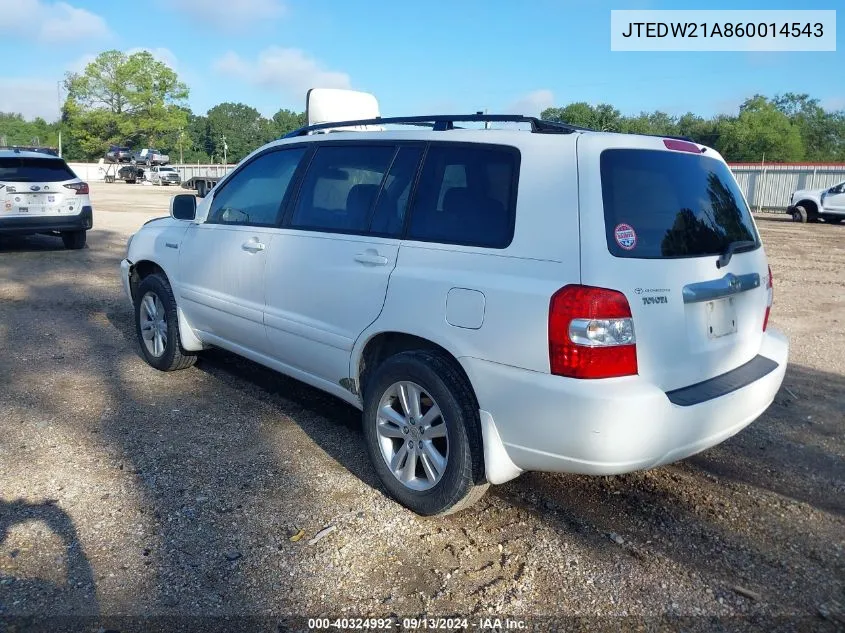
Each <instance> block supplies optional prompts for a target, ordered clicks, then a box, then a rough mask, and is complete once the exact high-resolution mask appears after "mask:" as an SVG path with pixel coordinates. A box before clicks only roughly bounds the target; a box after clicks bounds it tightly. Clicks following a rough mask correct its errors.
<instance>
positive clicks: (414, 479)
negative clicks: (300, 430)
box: [363, 350, 489, 516]
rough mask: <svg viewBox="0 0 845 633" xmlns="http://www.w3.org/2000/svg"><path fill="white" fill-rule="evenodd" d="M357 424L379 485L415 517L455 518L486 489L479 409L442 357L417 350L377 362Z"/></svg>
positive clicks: (465, 384)
mask: <svg viewBox="0 0 845 633" xmlns="http://www.w3.org/2000/svg"><path fill="white" fill-rule="evenodd" d="M408 409H410V412H408ZM435 409H436V411H435ZM432 411H434V414H433V417H431V416H430V415H427V414H428V413H429V412H432ZM363 424H364V438H365V441H366V444H367V450H368V452H369V454H370V459H371V460H372V462H373V466H374V467H375V470H376V473H377V474H378V476H379V479H381V482H382V484H383V485H384V487H385V488H386V489H387V490H388V492H389V493H390V495H391V496H392V497H393V498H394V499H396V500H397V501H399V503H401V504H402V505H404V506H405V507H406V508H409V509H410V510H413V511H414V512H416V513H417V514H421V515H423V516H433V515H444V514H452V513H454V512H458V511H460V510H463V509H464V508H466V507H468V506H470V505H472V504H473V503H475V502H476V501H478V500H479V499H480V498H481V497H482V496H483V495H484V493H485V492H486V490H487V488H488V487H489V484H488V483H487V480H486V479H485V476H484V448H483V442H482V437H481V423H480V420H479V415H478V403H477V402H476V399H475V396H474V394H473V392H472V388H471V387H470V385H469V383H468V382H467V380H466V378H465V377H464V375H463V374H462V373H461V372H460V371H458V369H457V368H456V367H455V365H454V363H453V361H452V360H451V359H450V358H449V357H448V356H446V355H445V354H443V353H441V352H437V351H429V350H418V351H410V352H402V353H400V354H396V355H395V356H391V357H390V358H388V359H387V360H386V361H384V362H383V363H382V364H381V365H380V366H379V367H378V368H377V369H376V371H375V374H374V375H373V376H372V378H371V379H370V380H369V381H368V384H367V388H366V393H365V394H364V414H363ZM420 429H422V431H420ZM434 451H436V452H434ZM389 462H392V467H391V464H390V463H389ZM409 464H410V465H409Z"/></svg>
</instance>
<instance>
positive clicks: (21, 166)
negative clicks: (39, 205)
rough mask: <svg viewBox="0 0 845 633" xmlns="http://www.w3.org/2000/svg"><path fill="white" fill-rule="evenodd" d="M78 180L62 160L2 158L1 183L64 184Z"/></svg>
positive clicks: (0, 163)
mask: <svg viewBox="0 0 845 633" xmlns="http://www.w3.org/2000/svg"><path fill="white" fill-rule="evenodd" d="M74 179H76V174H74V173H73V172H72V171H71V169H70V167H68V166H67V163H66V162H65V161H63V160H62V159H61V158H32V157H29V156H26V157H9V158H0V182H64V181H66V180H74Z"/></svg>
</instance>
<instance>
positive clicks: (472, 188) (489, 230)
mask: <svg viewBox="0 0 845 633" xmlns="http://www.w3.org/2000/svg"><path fill="white" fill-rule="evenodd" d="M519 164H520V154H519V150H517V149H516V148H514V147H507V146H500V145H460V144H457V143H442V144H432V145H431V146H430V147H429V149H428V152H427V153H426V156H425V160H424V163H423V167H422V173H421V174H420V180H419V184H418V185H417V191H416V195H415V198H414V203H413V207H412V209H411V219H410V225H409V227H408V234H407V239H409V240H418V241H423V242H442V243H446V244H461V245H466V246H482V247H488V248H506V247H507V246H508V245H509V244H510V243H511V240H512V239H513V230H514V216H515V211H516V194H517V182H518V179H519Z"/></svg>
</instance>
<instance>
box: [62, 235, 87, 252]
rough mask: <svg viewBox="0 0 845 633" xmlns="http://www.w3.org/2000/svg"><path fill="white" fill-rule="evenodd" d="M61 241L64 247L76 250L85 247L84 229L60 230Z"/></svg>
mask: <svg viewBox="0 0 845 633" xmlns="http://www.w3.org/2000/svg"><path fill="white" fill-rule="evenodd" d="M62 242H64V245H65V248H67V249H69V250H74V251H77V250H79V249H80V248H85V242H86V232H85V231H62Z"/></svg>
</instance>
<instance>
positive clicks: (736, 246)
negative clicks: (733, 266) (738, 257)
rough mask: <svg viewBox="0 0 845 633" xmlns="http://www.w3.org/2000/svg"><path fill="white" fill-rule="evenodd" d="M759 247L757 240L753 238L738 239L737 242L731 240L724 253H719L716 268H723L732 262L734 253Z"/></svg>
mask: <svg viewBox="0 0 845 633" xmlns="http://www.w3.org/2000/svg"><path fill="white" fill-rule="evenodd" d="M755 248H757V242H754V241H752V240H738V241H736V242H731V243H730V244H728V245H727V247H726V248H725V250H724V251H722V254H721V255H719V259H718V260H716V268H722V267H724V266H727V265H728V264H729V263H730V262H731V257H733V254H734V253H742V252H744V251H750V250H754V249H755Z"/></svg>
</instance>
